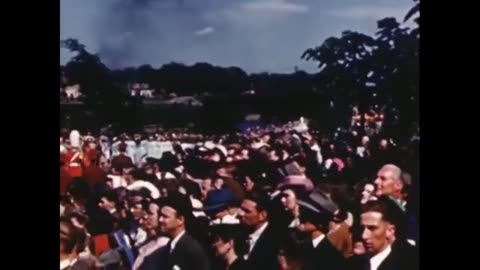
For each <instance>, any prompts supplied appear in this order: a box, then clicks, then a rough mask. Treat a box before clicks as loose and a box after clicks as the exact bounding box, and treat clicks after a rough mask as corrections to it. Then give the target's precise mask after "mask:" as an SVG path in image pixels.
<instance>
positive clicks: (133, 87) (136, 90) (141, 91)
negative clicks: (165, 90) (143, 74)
mask: <svg viewBox="0 0 480 270" xmlns="http://www.w3.org/2000/svg"><path fill="white" fill-rule="evenodd" d="M128 91H129V92H130V96H132V97H136V96H140V97H144V98H154V96H155V89H152V88H150V85H149V84H148V83H132V84H129V85H128Z"/></svg>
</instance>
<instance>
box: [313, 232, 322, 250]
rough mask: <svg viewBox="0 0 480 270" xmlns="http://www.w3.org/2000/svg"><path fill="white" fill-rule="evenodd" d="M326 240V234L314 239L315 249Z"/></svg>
mask: <svg viewBox="0 0 480 270" xmlns="http://www.w3.org/2000/svg"><path fill="white" fill-rule="evenodd" d="M324 238H325V234H322V235H320V236H318V237H317V238H315V239H313V240H312V244H313V248H316V247H317V246H318V244H320V242H322V240H323V239H324Z"/></svg>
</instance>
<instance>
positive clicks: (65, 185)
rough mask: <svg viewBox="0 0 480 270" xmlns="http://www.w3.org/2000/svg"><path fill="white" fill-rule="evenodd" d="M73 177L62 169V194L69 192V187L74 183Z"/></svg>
mask: <svg viewBox="0 0 480 270" xmlns="http://www.w3.org/2000/svg"><path fill="white" fill-rule="evenodd" d="M72 179H73V178H72V176H71V175H70V173H69V172H68V171H67V169H65V168H64V167H60V193H65V192H67V188H68V185H69V184H70V182H72Z"/></svg>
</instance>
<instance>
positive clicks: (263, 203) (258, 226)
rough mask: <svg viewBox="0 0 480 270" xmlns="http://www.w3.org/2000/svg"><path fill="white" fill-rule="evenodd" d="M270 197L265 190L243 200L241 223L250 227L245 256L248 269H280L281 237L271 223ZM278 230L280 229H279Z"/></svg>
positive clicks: (248, 195)
mask: <svg viewBox="0 0 480 270" xmlns="http://www.w3.org/2000/svg"><path fill="white" fill-rule="evenodd" d="M269 203H270V201H269V197H268V195H267V194H265V193H263V192H260V191H258V192H252V193H249V194H247V196H246V198H245V199H244V200H243V201H242V204H241V209H242V214H241V223H242V224H244V225H246V226H247V228H248V229H249V232H250V235H249V236H248V237H247V241H246V242H247V247H248V248H247V252H246V254H245V256H244V258H245V260H246V261H247V266H248V268H247V269H252V270H256V269H258V270H263V269H278V268H279V264H278V260H277V253H278V247H279V237H281V236H282V235H281V234H280V233H276V232H275V230H274V229H273V228H272V224H269V222H268V219H269V215H268V208H269ZM277 232H278V231H277Z"/></svg>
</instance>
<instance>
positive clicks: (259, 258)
mask: <svg viewBox="0 0 480 270" xmlns="http://www.w3.org/2000/svg"><path fill="white" fill-rule="evenodd" d="M271 226H272V225H271V224H269V225H268V226H267V228H266V229H265V231H263V233H262V234H261V235H260V237H259V238H258V240H257V242H256V243H255V246H254V247H253V250H252V252H250V255H249V256H248V260H247V266H248V267H247V269H251V270H257V269H258V270H264V269H272V270H274V269H279V264H278V260H277V254H278V247H279V237H280V236H281V235H278V234H277V233H275V231H274V230H273V229H272V227H271Z"/></svg>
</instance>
